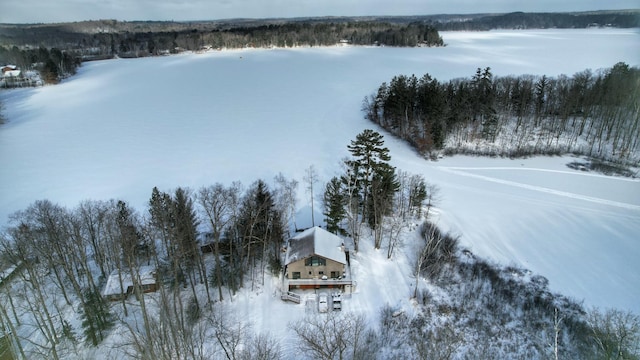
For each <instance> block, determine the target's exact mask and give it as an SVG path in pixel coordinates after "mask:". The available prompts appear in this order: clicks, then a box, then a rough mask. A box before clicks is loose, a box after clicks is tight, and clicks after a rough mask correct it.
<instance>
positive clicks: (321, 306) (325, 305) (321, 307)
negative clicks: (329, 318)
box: [318, 294, 329, 313]
mask: <svg viewBox="0 0 640 360" xmlns="http://www.w3.org/2000/svg"><path fill="white" fill-rule="evenodd" d="M327 311H329V299H328V297H327V294H320V295H318V312H321V313H326V312H327Z"/></svg>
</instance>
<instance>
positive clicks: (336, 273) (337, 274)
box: [331, 271, 340, 279]
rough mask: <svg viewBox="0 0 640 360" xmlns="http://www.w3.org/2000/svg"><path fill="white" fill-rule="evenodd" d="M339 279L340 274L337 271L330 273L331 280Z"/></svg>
mask: <svg viewBox="0 0 640 360" xmlns="http://www.w3.org/2000/svg"><path fill="white" fill-rule="evenodd" d="M339 277H340V272H339V271H332V272H331V278H332V279H337V278H339Z"/></svg>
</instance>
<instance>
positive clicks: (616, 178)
mask: <svg viewBox="0 0 640 360" xmlns="http://www.w3.org/2000/svg"><path fill="white" fill-rule="evenodd" d="M440 168H446V169H453V170H510V171H513V170H515V171H518V170H523V171H535V172H549V173H556V174H567V175H575V176H589V177H597V178H605V179H609V180H618V181H628V182H638V179H629V178H625V177H616V176H609V175H600V174H590V173H586V172H577V171H566V170H552V169H538V168H525V167H508V166H489V167H469V166H443V167H440Z"/></svg>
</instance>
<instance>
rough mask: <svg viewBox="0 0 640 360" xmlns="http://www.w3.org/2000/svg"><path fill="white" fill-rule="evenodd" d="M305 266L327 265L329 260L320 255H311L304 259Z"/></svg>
mask: <svg viewBox="0 0 640 360" xmlns="http://www.w3.org/2000/svg"><path fill="white" fill-rule="evenodd" d="M304 265H305V266H326V265H327V260H326V259H325V258H322V257H320V256H311V257H308V258H306V259H305V260H304Z"/></svg>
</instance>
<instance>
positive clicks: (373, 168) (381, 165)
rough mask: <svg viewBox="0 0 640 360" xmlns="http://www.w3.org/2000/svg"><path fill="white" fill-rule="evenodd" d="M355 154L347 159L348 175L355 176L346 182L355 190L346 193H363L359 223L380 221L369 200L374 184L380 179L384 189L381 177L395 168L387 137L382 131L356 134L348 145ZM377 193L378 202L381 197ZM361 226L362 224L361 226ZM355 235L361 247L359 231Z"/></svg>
mask: <svg viewBox="0 0 640 360" xmlns="http://www.w3.org/2000/svg"><path fill="white" fill-rule="evenodd" d="M347 148H348V149H349V151H350V152H351V154H352V158H351V159H348V160H346V161H345V165H346V166H347V175H345V176H349V177H351V178H352V179H350V180H348V181H347V182H346V183H348V184H351V185H350V186H354V187H355V189H347V192H352V190H356V191H357V192H358V193H359V194H360V199H362V201H361V203H360V212H359V213H360V220H359V221H360V223H362V222H368V223H369V224H371V223H374V224H378V221H377V219H376V216H377V215H379V214H376V213H375V212H371V211H370V209H371V206H370V205H371V204H370V201H372V199H370V197H371V193H372V184H373V181H374V179H377V181H378V182H377V183H376V186H377V187H378V186H379V187H380V188H382V187H384V186H382V184H383V183H384V181H382V180H381V179H382V178H385V177H388V175H389V173H390V172H392V171H393V170H392V169H393V168H392V167H390V166H389V164H388V161H389V160H391V156H390V155H389V149H388V148H386V147H384V140H383V137H382V135H381V134H380V133H378V132H376V131H373V130H371V129H365V130H364V131H363V132H362V133H360V134H358V135H357V136H356V139H355V140H352V141H351V144H350V145H348V146H347ZM379 195H380V194H375V196H376V198H377V199H376V201H378V200H379V199H378V196H379ZM358 227H359V226H358ZM351 235H352V236H353V238H354V245H355V250H356V251H357V249H358V234H351Z"/></svg>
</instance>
